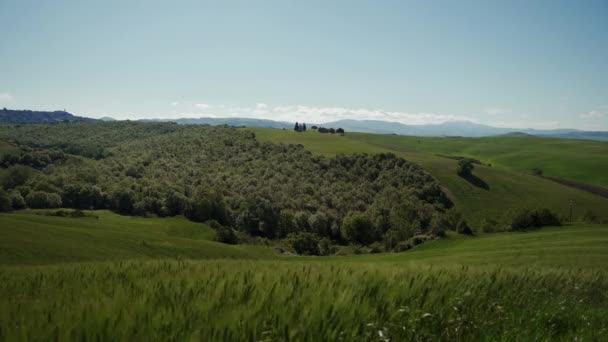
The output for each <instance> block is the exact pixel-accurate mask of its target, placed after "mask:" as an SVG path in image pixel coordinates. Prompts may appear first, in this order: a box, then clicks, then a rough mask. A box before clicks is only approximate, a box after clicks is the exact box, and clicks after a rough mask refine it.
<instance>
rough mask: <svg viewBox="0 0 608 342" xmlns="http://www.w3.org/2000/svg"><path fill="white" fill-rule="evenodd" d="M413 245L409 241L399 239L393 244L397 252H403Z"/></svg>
mask: <svg viewBox="0 0 608 342" xmlns="http://www.w3.org/2000/svg"><path fill="white" fill-rule="evenodd" d="M413 247H414V246H412V244H411V243H410V242H409V241H401V242H399V243H398V244H397V246H395V251H397V252H405V251H407V250H410V249H412V248H413Z"/></svg>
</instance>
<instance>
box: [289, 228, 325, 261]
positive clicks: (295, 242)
mask: <svg viewBox="0 0 608 342" xmlns="http://www.w3.org/2000/svg"><path fill="white" fill-rule="evenodd" d="M287 241H288V242H289V245H290V246H291V247H292V248H293V249H294V250H295V251H296V253H298V254H301V255H319V254H320V250H319V242H320V241H319V237H318V236H317V235H315V234H313V233H308V232H298V233H291V234H289V235H288V236H287Z"/></svg>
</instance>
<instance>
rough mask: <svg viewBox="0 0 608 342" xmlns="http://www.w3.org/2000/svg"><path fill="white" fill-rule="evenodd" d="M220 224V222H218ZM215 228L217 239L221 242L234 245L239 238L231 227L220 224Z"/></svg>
mask: <svg viewBox="0 0 608 342" xmlns="http://www.w3.org/2000/svg"><path fill="white" fill-rule="evenodd" d="M218 225H219V223H218ZM214 229H215V240H216V241H218V242H221V243H227V244H230V245H234V244H236V243H237V242H238V238H237V237H236V234H235V233H234V230H232V228H230V227H224V226H219V227H218V228H214Z"/></svg>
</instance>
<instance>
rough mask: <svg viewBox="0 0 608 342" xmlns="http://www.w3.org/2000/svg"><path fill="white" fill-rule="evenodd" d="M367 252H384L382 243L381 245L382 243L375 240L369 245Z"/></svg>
mask: <svg viewBox="0 0 608 342" xmlns="http://www.w3.org/2000/svg"><path fill="white" fill-rule="evenodd" d="M369 252H370V253H372V254H375V253H382V252H384V245H382V243H380V242H378V241H376V242H374V243H372V244H371V245H369Z"/></svg>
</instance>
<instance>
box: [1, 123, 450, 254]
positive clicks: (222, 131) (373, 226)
mask: <svg viewBox="0 0 608 342" xmlns="http://www.w3.org/2000/svg"><path fill="white" fill-rule="evenodd" d="M0 140H5V141H9V142H11V143H13V144H15V145H16V146H18V147H20V148H22V150H28V151H32V153H33V152H35V153H34V154H35V155H45V154H48V155H49V156H51V155H52V156H53V157H49V158H48V160H47V159H45V158H43V159H44V164H41V163H37V164H35V165H32V163H30V162H29V159H27V158H26V160H27V161H26V162H22V160H23V158H20V157H19V158H17V157H16V158H8V159H6V158H5V159H3V160H10V161H9V162H7V163H4V164H3V166H4V167H5V168H9V169H11V168H28V170H31V171H28V175H27V177H21V178H20V177H16V176H15V177H9V178H8V180H6V179H5V181H4V184H3V186H4V189H6V191H7V193H11V194H12V193H15V196H16V195H17V194H18V195H20V196H21V197H22V199H25V202H26V203H27V204H28V205H29V206H31V207H45V206H46V207H55V206H60V205H63V206H66V207H72V208H80V209H91V208H92V209H98V208H109V209H112V210H115V211H117V212H120V213H123V214H132V215H149V214H154V215H159V216H172V215H185V216H186V217H188V218H189V219H191V220H193V221H207V220H216V221H218V222H219V223H220V224H221V225H222V226H226V227H232V228H235V229H237V230H239V231H242V232H245V233H248V234H250V235H254V236H265V237H269V238H283V237H286V236H287V235H289V234H291V233H298V232H306V233H311V234H315V235H317V236H319V237H320V238H323V237H325V238H328V239H332V240H334V241H343V242H352V243H360V244H369V243H371V242H374V241H386V240H387V239H388V237H389V236H390V239H391V241H392V242H391V243H392V244H394V243H396V242H397V241H401V240H404V239H407V238H410V237H411V236H413V235H414V234H415V233H420V232H431V230H432V229H434V228H433V224H432V223H433V222H437V219H434V218H435V217H440V216H441V215H443V214H442V213H443V212H444V211H445V209H447V208H449V207H450V206H451V203H450V201H449V200H448V199H447V197H446V196H445V195H444V194H443V192H442V191H441V190H440V187H439V185H438V184H437V182H436V181H435V180H434V179H433V178H432V177H431V176H430V175H429V174H428V173H427V172H425V171H424V170H423V169H422V168H420V167H419V166H417V165H415V164H413V163H410V162H408V161H406V160H404V159H402V158H398V157H396V156H395V155H393V154H376V155H367V154H353V155H338V156H336V157H333V158H326V157H320V156H314V155H312V154H311V153H310V152H308V151H306V150H305V149H304V148H303V147H302V146H298V145H284V144H270V143H261V142H259V141H257V140H256V139H255V135H254V134H253V133H252V132H249V131H247V130H241V129H236V128H231V127H226V126H216V127H211V126H200V125H192V126H189V125H180V126H178V125H176V124H172V123H136V122H99V123H69V124H68V123H65V124H47V125H23V126H19V127H17V126H9V125H0ZM20 174H21V173H20ZM5 197H6V196H5ZM5 202H6V201H5ZM18 202H20V200H19V199H18V198H17V199H15V200H14V203H16V204H19V203H18ZM433 220H435V221H433Z"/></svg>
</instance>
